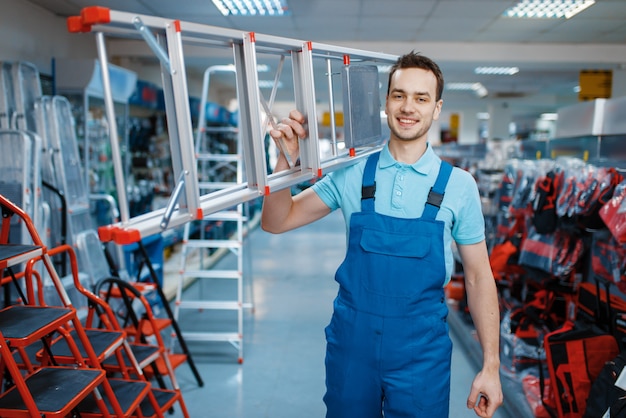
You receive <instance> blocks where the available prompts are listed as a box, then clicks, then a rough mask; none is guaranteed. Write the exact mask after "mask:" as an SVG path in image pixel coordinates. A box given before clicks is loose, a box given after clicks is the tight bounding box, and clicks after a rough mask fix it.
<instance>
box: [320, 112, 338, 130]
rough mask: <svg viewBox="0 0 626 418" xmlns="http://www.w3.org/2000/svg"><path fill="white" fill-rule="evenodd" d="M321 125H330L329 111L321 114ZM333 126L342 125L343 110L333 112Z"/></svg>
mask: <svg viewBox="0 0 626 418" xmlns="http://www.w3.org/2000/svg"><path fill="white" fill-rule="evenodd" d="M322 126H330V112H324V113H323V114H322ZM335 126H337V127H341V126H343V112H335Z"/></svg>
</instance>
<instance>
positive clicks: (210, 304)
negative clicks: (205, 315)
mask: <svg viewBox="0 0 626 418" xmlns="http://www.w3.org/2000/svg"><path fill="white" fill-rule="evenodd" d="M176 303H177V305H178V307H179V308H180V309H217V310H233V311H235V310H239V309H241V304H240V303H239V302H237V301H231V300H184V301H183V300H181V301H179V302H176Z"/></svg>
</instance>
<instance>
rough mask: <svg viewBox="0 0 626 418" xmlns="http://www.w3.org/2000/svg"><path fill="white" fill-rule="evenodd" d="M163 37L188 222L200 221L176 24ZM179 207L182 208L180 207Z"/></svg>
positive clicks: (168, 116) (187, 106) (191, 134)
mask: <svg viewBox="0 0 626 418" xmlns="http://www.w3.org/2000/svg"><path fill="white" fill-rule="evenodd" d="M166 36H167V45H168V47H169V48H168V50H169V55H170V66H171V69H170V77H171V78H172V87H173V92H172V93H173V99H174V104H175V110H176V112H175V117H176V119H177V120H178V122H179V123H178V141H177V145H178V147H179V153H180V155H179V158H180V160H181V161H180V162H181V163H182V170H184V171H185V172H186V179H185V193H184V195H185V198H186V205H187V211H188V212H189V215H190V216H189V218H190V220H191V219H199V218H201V216H198V209H199V199H200V196H199V192H198V176H197V168H196V162H195V154H194V148H193V128H192V125H191V111H190V109H189V89H188V87H187V76H186V71H185V60H184V57H183V45H182V39H181V29H180V23H179V22H178V21H176V22H172V23H170V24H168V25H167V26H166ZM171 116H173V115H171V114H168V115H167V120H168V122H169V120H170V119H171ZM174 174H175V176H178V175H180V172H178V173H176V172H175V173H174ZM180 206H182V204H181V205H180Z"/></svg>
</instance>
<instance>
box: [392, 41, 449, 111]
mask: <svg viewBox="0 0 626 418" xmlns="http://www.w3.org/2000/svg"><path fill="white" fill-rule="evenodd" d="M401 68H421V69H422V70H427V71H430V72H432V73H433V74H434V75H435V78H436V79H437V98H436V100H440V99H441V96H442V95H443V73H442V72H441V69H440V68H439V66H438V65H437V63H435V61H433V60H431V59H430V58H428V57H425V56H424V55H420V53H419V52H414V51H411V52H409V53H408V54H404V55H402V56H401V57H400V58H398V60H397V61H396V63H395V64H394V65H393V66H392V67H391V70H390V71H389V82H388V83H387V94H389V90H390V89H391V77H393V74H394V73H395V72H396V70H399V69H401Z"/></svg>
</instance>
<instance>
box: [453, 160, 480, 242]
mask: <svg viewBox="0 0 626 418" xmlns="http://www.w3.org/2000/svg"><path fill="white" fill-rule="evenodd" d="M454 171H456V172H457V173H458V177H457V176H455V177H457V178H456V179H454V184H455V186H456V187H454V189H455V192H456V193H458V198H457V197H455V201H456V202H457V203H458V205H459V206H458V207H457V210H456V211H455V213H456V216H455V219H454V223H453V225H452V238H454V240H455V241H456V243H457V244H460V245H470V244H477V243H479V242H481V241H483V240H484V239H485V218H484V217H483V213H482V204H481V200H480V193H479V192H478V185H477V184H476V180H474V177H472V175H471V174H470V173H468V172H467V171H465V170H461V169H455V170H454Z"/></svg>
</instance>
